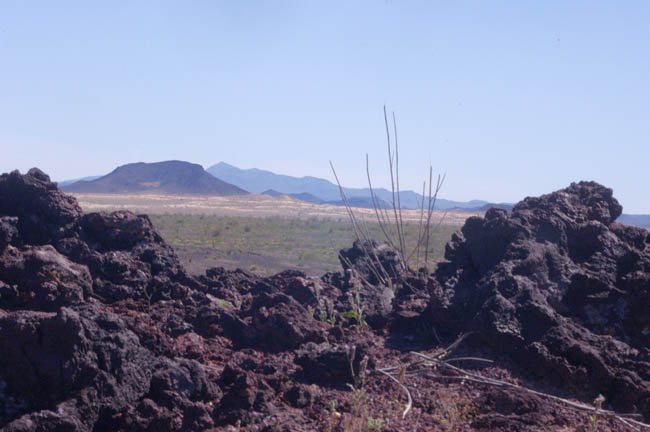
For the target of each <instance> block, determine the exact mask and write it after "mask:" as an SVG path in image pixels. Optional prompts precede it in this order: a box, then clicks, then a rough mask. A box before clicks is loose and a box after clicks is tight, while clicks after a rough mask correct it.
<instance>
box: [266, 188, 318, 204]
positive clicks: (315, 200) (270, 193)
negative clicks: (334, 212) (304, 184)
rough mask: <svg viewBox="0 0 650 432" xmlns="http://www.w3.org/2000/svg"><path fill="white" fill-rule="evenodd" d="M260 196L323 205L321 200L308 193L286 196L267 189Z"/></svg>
mask: <svg viewBox="0 0 650 432" xmlns="http://www.w3.org/2000/svg"><path fill="white" fill-rule="evenodd" d="M262 195H268V196H272V197H280V196H289V197H291V198H295V199H297V200H300V201H305V202H308V203H312V204H323V203H324V201H323V200H322V199H320V198H318V197H317V196H314V195H312V194H310V193H307V192H303V193H295V194H287V193H282V192H278V191H276V190H273V189H269V190H266V191H264V192H262Z"/></svg>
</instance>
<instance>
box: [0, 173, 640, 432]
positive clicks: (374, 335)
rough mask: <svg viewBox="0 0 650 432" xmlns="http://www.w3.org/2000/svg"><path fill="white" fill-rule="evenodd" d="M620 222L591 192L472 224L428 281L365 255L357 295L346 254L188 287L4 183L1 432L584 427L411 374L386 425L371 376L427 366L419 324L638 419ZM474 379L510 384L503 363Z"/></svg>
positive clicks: (630, 246)
mask: <svg viewBox="0 0 650 432" xmlns="http://www.w3.org/2000/svg"><path fill="white" fill-rule="evenodd" d="M619 212H620V208H619V207H618V206H617V203H616V202H615V200H613V198H611V192H608V190H607V189H604V188H602V187H600V186H598V185H595V184H581V185H576V186H572V187H571V188H569V189H567V190H566V191H564V192H563V193H561V194H552V195H549V196H546V197H541V198H539V199H530V200H527V201H525V202H523V203H521V204H520V205H519V206H518V207H517V208H516V209H515V211H514V212H513V214H512V215H511V216H508V215H505V214H504V213H502V212H499V211H496V210H495V211H490V212H488V214H487V215H486V218H485V219H472V220H470V221H468V224H467V225H466V226H465V228H464V229H463V231H462V233H460V234H458V235H456V236H455V238H454V240H453V241H452V243H450V245H449V247H448V258H449V259H450V262H449V263H446V264H444V265H442V266H441V267H440V268H439V270H438V272H437V273H436V275H435V278H433V277H431V276H427V275H425V274H415V273H412V272H402V271H400V269H399V265H398V261H396V257H397V255H396V253H395V251H393V250H391V249H390V248H388V247H386V246H385V245H379V244H372V245H369V246H370V247H372V248H373V251H374V252H373V253H374V254H376V255H377V256H378V257H379V259H380V260H381V261H382V262H383V263H384V266H385V269H386V270H387V272H388V273H389V275H390V278H391V279H392V282H394V284H392V286H386V285H383V284H381V283H379V281H378V280H373V279H372V274H371V272H369V270H368V264H369V263H368V261H367V256H364V255H363V254H360V253H359V252H360V248H359V245H358V244H357V245H355V246H353V248H352V249H350V250H347V251H343V255H344V256H346V257H347V260H348V261H347V262H348V263H350V264H351V266H349V267H346V265H344V271H343V272H337V273H329V274H327V275H325V276H323V277H322V278H321V279H312V278H308V277H306V276H305V275H304V274H303V273H301V272H299V271H295V270H292V271H285V272H282V273H280V274H278V275H275V276H272V277H260V276H256V275H254V274H250V273H247V272H245V271H242V270H235V271H230V270H225V269H221V268H214V269H210V270H208V271H207V272H206V274H205V275H204V276H200V277H193V276H190V275H188V274H187V273H186V272H185V270H184V268H183V266H182V265H181V264H180V262H179V260H178V258H177V257H176V255H175V253H174V251H173V250H172V248H171V247H170V246H168V245H167V244H166V243H165V242H164V241H163V239H162V238H161V236H160V235H159V234H158V233H157V232H156V230H155V229H154V227H153V226H152V224H151V221H150V220H149V219H148V218H147V217H146V216H137V215H134V214H132V213H130V212H125V211H119V212H113V213H90V214H83V213H82V211H81V209H80V208H79V206H78V205H77V203H76V201H75V200H74V198H71V197H69V196H67V195H65V194H63V193H61V192H60V191H59V190H58V189H57V187H56V184H54V183H52V182H50V181H49V178H48V177H47V176H46V175H45V174H44V173H42V172H41V171H39V170H37V169H33V170H30V171H29V172H28V173H27V174H26V175H21V174H20V173H18V172H12V173H10V174H3V175H2V176H0V430H2V431H3V432H4V431H11V432H19V431H20V432H23V431H25V432H27V431H79V432H90V431H93V432H94V431H97V432H99V431H109V430H110V431H112V430H123V431H133V432H135V431H162V430H164V431H181V430H182V431H206V430H207V431H255V430H259V431H265V432H270V431H314V430H331V431H337V432H340V431H346V430H355V428H357V429H358V427H360V425H361V426H366V425H369V424H371V423H372V424H374V425H376V422H378V419H379V420H381V421H382V422H384V420H385V421H386V422H385V423H383V424H384V425H386V424H390V428H391V430H393V429H394V430H411V429H412V428H414V427H416V428H418V429H419V430H443V429H444V428H447V427H448V426H449V424H450V421H454V422H456V424H459V425H460V424H463V425H464V426H463V427H465V428H466V429H468V428H469V429H474V430H491V431H501V432H504V431H509V430H521V431H531V432H532V431H534V430H539V426H540V423H541V424H543V426H544V427H546V428H548V429H551V430H556V429H560V428H563V427H565V426H568V425H584V424H586V422H587V421H588V419H587V418H586V416H585V415H584V414H580V413H578V414H576V413H575V412H573V411H568V410H566V409H565V408H563V407H561V406H557V405H554V404H553V403H552V402H549V401H548V400H544V399H542V398H538V397H533V396H530V395H518V394H510V393H508V392H507V391H506V390H503V389H481V388H468V387H464V386H463V385H462V384H460V383H455V384H454V383H452V384H449V383H444V382H437V381H431V380H428V379H427V378H425V377H423V376H412V377H410V379H412V382H411V384H412V385H413V387H412V388H414V389H415V388H417V391H414V392H413V395H414V400H413V414H411V415H410V416H409V417H407V418H402V416H401V411H402V408H401V406H402V405H403V404H402V402H404V401H403V400H402V401H401V402H400V403H396V401H395V398H396V397H399V396H396V395H398V394H399V390H398V389H397V388H396V387H395V383H394V382H393V381H390V380H389V379H388V378H386V377H385V376H383V375H381V374H380V373H377V372H376V371H375V370H374V369H375V367H385V366H386V365H396V364H397V365H399V364H404V362H407V361H411V360H412V358H411V357H410V355H409V354H408V353H409V351H411V350H416V349H417V350H425V351H426V350H430V351H432V352H435V350H436V349H437V348H436V347H432V346H431V345H430V344H429V343H428V339H429V338H428V332H429V330H430V327H427V326H431V325H432V324H434V325H435V327H436V328H437V330H438V333H439V334H440V335H443V336H444V335H445V332H446V334H448V335H449V336H455V334H456V333H459V332H464V331H467V330H474V331H475V332H476V336H477V337H475V341H478V342H481V341H482V342H483V345H488V346H492V347H494V348H495V349H498V350H501V351H503V352H505V353H508V354H509V355H510V356H511V358H512V359H515V360H517V361H519V363H520V364H525V365H526V366H529V367H531V368H533V369H534V370H536V371H541V372H539V373H540V374H541V375H544V376H546V377H549V378H554V379H555V380H556V382H559V384H558V385H559V387H560V388H562V389H564V390H565V391H568V392H575V394H578V395H580V394H582V393H580V392H581V391H582V392H583V393H584V392H587V393H589V392H590V391H602V392H603V393H604V394H605V395H606V396H607V398H608V402H607V404H609V403H610V402H609V401H610V400H611V403H612V404H613V406H615V407H617V408H620V409H628V408H629V409H637V410H639V411H641V412H643V413H645V414H646V415H647V400H648V398H647V388H646V387H644V386H645V385H646V384H645V383H647V381H648V373H647V370H648V369H647V365H648V361H649V360H648V358H649V357H650V356H648V327H647V326H648V315H647V311H648V285H647V284H648V274H649V271H650V268H649V265H648V247H647V244H648V242H649V237H648V233H647V232H646V231H643V230H638V229H634V228H630V227H626V226H622V225H617V224H612V223H611V220H613V218H615V217H616V214H617V213H619ZM394 290H397V292H394ZM427 292H429V293H431V298H430V299H428V297H427ZM427 301H428V304H427ZM355 308H356V309H355ZM423 309H425V311H424V312H422V310H423ZM355 310H360V311H362V315H363V318H364V319H363V320H361V319H360V317H359V316H358V315H356V314H352V313H351V312H354V311H355ZM364 321H365V323H364ZM366 323H367V325H366ZM423 324H425V325H423ZM482 372H483V373H485V374H487V376H492V377H495V378H499V379H503V378H504V377H506V378H508V379H511V380H515V379H518V378H516V377H514V376H511V375H509V372H508V369H507V364H506V366H504V365H496V366H490V368H488V369H487V370H484V371H482ZM347 384H354V385H356V386H357V387H358V388H357V389H355V390H354V391H352V390H351V389H350V388H349V386H348V385H347ZM454 386H455V387H454ZM606 386H609V387H606ZM360 387H362V388H360ZM588 396H590V394H588V395H587V396H585V397H588ZM644 404H645V405H644ZM396 406H397V407H400V408H399V409H398V408H396ZM607 406H608V407H610V405H607ZM369 419H370V420H369ZM371 420H372V421H371ZM373 422H375V423H373ZM617 426H619V424H617V423H614V422H613V421H610V420H607V419H602V420H601V421H600V423H599V428H601V429H603V430H620V429H618V428H617ZM368 427H370V426H368Z"/></svg>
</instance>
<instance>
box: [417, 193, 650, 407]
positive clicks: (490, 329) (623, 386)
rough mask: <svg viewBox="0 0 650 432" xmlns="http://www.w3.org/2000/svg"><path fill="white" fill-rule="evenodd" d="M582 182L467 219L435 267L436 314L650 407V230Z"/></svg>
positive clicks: (558, 377) (582, 389) (573, 379)
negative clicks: (625, 220)
mask: <svg viewBox="0 0 650 432" xmlns="http://www.w3.org/2000/svg"><path fill="white" fill-rule="evenodd" d="M621 211H622V208H621V206H620V204H619V203H618V201H616V199H615V198H613V196H612V191H611V189H607V188H605V187H603V186H601V185H599V184H597V183H593V182H581V183H577V184H572V185H571V186H570V187H568V188H566V189H563V190H560V191H558V192H554V193H551V194H548V195H544V196H541V197H539V198H527V199H525V200H524V201H522V202H520V203H519V204H517V205H516V206H515V207H514V209H513V211H512V213H511V214H508V213H506V212H505V211H503V210H499V209H491V210H489V211H488V212H487V213H486V214H485V217H484V218H481V217H472V218H470V219H468V220H467V221H466V223H465V225H464V226H463V228H462V230H461V231H460V232H458V233H456V234H455V235H454V236H453V238H452V241H451V242H450V243H449V244H448V245H447V248H446V258H447V259H448V260H449V262H445V263H442V264H440V265H439V267H438V270H437V271H436V279H437V282H438V284H437V286H436V287H435V288H433V289H432V296H431V300H430V304H429V309H428V310H427V311H426V312H425V317H426V319H427V320H428V322H430V323H432V324H434V325H435V327H436V329H438V331H439V332H440V333H443V334H447V335H454V334H460V333H464V332H473V333H474V335H473V336H472V337H473V340H474V341H476V343H478V344H481V345H483V346H487V347H490V348H491V349H493V350H494V351H497V352H500V353H505V354H507V355H508V356H510V357H511V358H513V359H515V360H516V361H518V362H519V363H520V364H521V365H522V366H524V367H525V368H526V369H527V370H528V371H529V372H530V373H531V374H534V375H537V376H542V377H544V378H546V379H548V380H550V381H552V382H553V383H555V384H557V385H561V386H563V387H565V388H569V389H571V390H572V391H574V392H577V393H578V394H585V395H587V396H588V395H591V396H592V397H595V396H596V395H598V394H599V393H602V394H603V395H604V396H605V397H606V398H607V400H608V401H609V402H610V403H611V404H612V406H614V407H616V408H617V409H619V410H623V411H637V412H642V413H643V414H644V415H645V416H646V418H650V232H648V231H647V230H645V229H642V228H636V227H631V226H624V225H620V224H617V223H615V222H614V221H615V220H616V218H617V217H618V216H619V215H620V214H621Z"/></svg>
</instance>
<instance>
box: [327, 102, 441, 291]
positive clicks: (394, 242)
mask: <svg viewBox="0 0 650 432" xmlns="http://www.w3.org/2000/svg"><path fill="white" fill-rule="evenodd" d="M392 120H393V122H392V123H393V137H394V139H393V142H394V147H393V145H391V132H390V127H389V122H388V114H387V112H386V106H384V124H385V126H386V142H387V150H388V166H389V171H390V182H391V197H392V198H391V200H390V203H389V206H387V205H386V203H385V201H383V200H381V199H380V198H379V197H378V196H377V193H376V192H375V189H374V188H373V186H372V179H371V176H370V162H369V158H368V155H367V154H366V176H367V178H368V188H369V190H370V197H371V199H372V206H373V209H374V213H375V217H376V219H377V223H378V224H379V227H380V229H381V232H382V234H383V236H384V240H385V241H386V243H387V244H388V245H389V246H390V247H392V248H393V249H395V250H396V251H397V252H398V254H399V257H400V265H401V266H402V270H404V271H408V270H409V269H410V268H412V267H415V268H419V267H424V268H425V269H428V268H429V252H430V250H429V246H430V239H431V235H432V233H434V232H435V231H436V230H437V229H438V228H439V227H440V224H441V223H442V221H443V219H444V217H445V215H446V213H445V215H443V216H442V217H441V218H440V220H439V221H438V223H437V224H436V225H435V226H433V227H432V222H433V221H432V216H433V211H434V209H435V206H436V201H437V199H438V193H439V192H440V190H441V189H442V186H443V184H444V181H445V176H444V175H443V176H440V175H438V177H437V181H436V183H435V186H434V184H433V167H432V166H431V164H429V192H428V196H425V191H426V186H427V182H426V181H424V182H423V185H422V200H421V203H420V208H419V210H420V221H419V224H418V235H417V241H416V244H415V246H414V247H413V249H412V250H411V251H407V246H406V231H405V230H404V220H403V217H402V201H401V193H400V178H399V146H398V141H397V121H396V119H395V113H392ZM330 167H331V168H332V172H333V173H334V178H335V179H336V183H337V184H338V187H339V193H340V194H341V200H342V201H343V205H344V206H345V209H346V212H347V213H348V217H349V218H350V221H351V223H352V227H353V230H354V234H355V237H356V238H357V240H359V241H360V242H359V244H360V247H361V248H362V252H363V253H364V255H366V257H367V258H369V260H370V262H371V265H372V267H373V268H372V271H373V273H375V276H376V277H377V279H378V280H380V281H381V282H382V283H386V282H387V280H385V279H386V278H387V277H389V275H388V272H387V271H386V269H384V268H383V266H382V264H381V263H380V262H379V260H378V259H377V257H376V256H374V252H373V251H372V250H369V249H368V248H367V247H366V245H367V244H369V241H370V234H369V231H368V229H367V227H366V225H365V222H364V221H363V219H359V218H357V216H356V215H355V213H354V211H353V209H352V207H351V206H350V202H349V200H348V198H347V196H346V194H345V191H344V189H343V187H342V186H341V182H340V181H339V178H338V175H337V174H336V170H335V169H334V164H333V163H332V161H330ZM425 199H426V203H425ZM422 248H424V260H423V261H421V259H420V256H421V249H422ZM414 257H415V262H412V260H413V258H414ZM378 275H380V276H381V277H379V276H378Z"/></svg>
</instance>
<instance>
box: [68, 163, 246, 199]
mask: <svg viewBox="0 0 650 432" xmlns="http://www.w3.org/2000/svg"><path fill="white" fill-rule="evenodd" d="M61 189H62V190H64V191H66V192H86V193H160V194H175V195H242V194H245V193H247V192H246V191H245V190H243V189H240V188H238V187H237V186H234V185H232V184H230V183H226V182H224V181H222V180H219V179H218V178H216V177H214V176H212V175H210V174H208V173H207V172H206V171H205V170H204V169H203V167H202V166H201V165H198V164H193V163H189V162H182V161H166V162H156V163H144V162H139V163H132V164H127V165H122V166H121V167H117V168H116V169H115V170H114V171H113V172H111V173H110V174H107V175H105V176H103V177H100V178H98V179H96V180H92V181H79V182H76V183H73V184H70V185H66V186H63V187H62V188H61Z"/></svg>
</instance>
